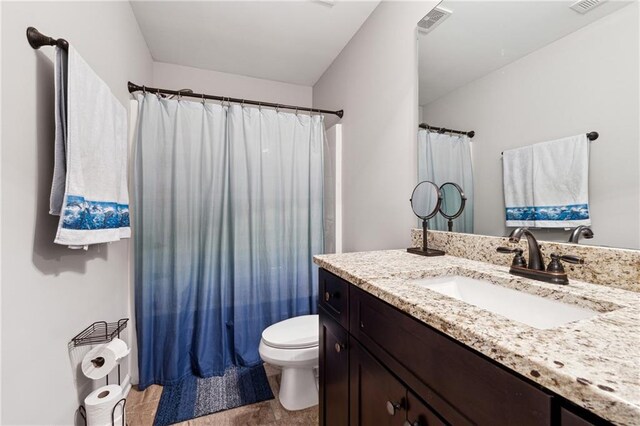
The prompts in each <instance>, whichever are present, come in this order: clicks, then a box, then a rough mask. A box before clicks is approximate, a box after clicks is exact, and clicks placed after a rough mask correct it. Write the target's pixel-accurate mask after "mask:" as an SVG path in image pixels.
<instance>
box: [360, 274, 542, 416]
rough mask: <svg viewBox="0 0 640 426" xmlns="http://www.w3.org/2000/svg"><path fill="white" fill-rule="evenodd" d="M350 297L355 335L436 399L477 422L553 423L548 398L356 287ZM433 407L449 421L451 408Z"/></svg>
mask: <svg viewBox="0 0 640 426" xmlns="http://www.w3.org/2000/svg"><path fill="white" fill-rule="evenodd" d="M350 297H351V334H352V335H353V336H355V337H356V338H357V339H358V340H359V341H360V342H361V343H363V344H364V346H365V347H367V348H369V347H371V348H370V349H371V350H372V351H373V352H374V354H375V353H376V352H375V351H374V349H375V350H377V351H379V352H381V353H382V352H385V353H387V354H388V356H390V358H391V359H392V360H393V362H394V364H396V365H399V366H401V367H402V370H403V371H405V372H407V374H408V375H411V376H414V378H415V379H417V381H419V382H421V383H423V384H424V385H425V386H426V387H427V388H428V389H429V390H430V391H431V393H433V394H434V399H436V398H437V399H438V400H439V401H444V402H445V403H446V404H447V405H449V407H453V408H454V409H455V411H456V412H457V413H460V414H461V415H462V416H464V417H465V418H467V419H469V421H470V422H471V423H475V424H492V425H497V424H517V425H520V426H526V425H547V424H550V423H551V417H552V416H551V396H550V395H548V394H547V393H545V392H543V391H542V390H540V389H538V388H537V387H535V386H533V385H531V384H529V383H527V382H526V381H524V380H523V379H520V378H519V377H517V376H516V375H515V374H514V373H511V372H509V371H507V370H505V369H504V368H501V367H499V366H497V365H495V364H494V363H492V362H491V361H489V360H487V359H486V358H484V357H483V356H481V355H479V354H477V353H476V352H474V351H473V350H471V349H470V348H468V347H466V346H464V345H462V344H460V343H458V342H456V341H454V340H452V339H450V338H448V337H446V336H444V335H442V334H441V333H439V332H437V331H435V330H433V329H432V328H430V327H429V326H427V325H425V324H423V323H421V322H419V321H417V320H416V319H414V318H411V317H410V316H408V315H406V314H404V313H403V312H400V311H399V310H397V309H396V308H394V307H393V306H391V305H388V304H387V303H385V302H383V301H381V300H379V299H377V298H375V297H373V296H371V295H369V294H368V293H366V292H364V291H362V290H360V289H358V288H356V287H353V286H352V288H351V294H350ZM385 363H386V361H385ZM394 371H395V370H394ZM398 374H399V373H398ZM400 378H401V379H403V380H405V381H406V382H407V383H411V382H410V379H409V378H407V379H405V378H403V377H402V376H400ZM421 395H422V393H421ZM422 396H423V397H424V398H426V399H425V400H426V401H427V402H429V403H431V401H430V399H429V398H427V397H426V396H424V395H422ZM433 407H434V408H435V409H436V410H437V411H438V412H440V413H442V414H443V415H445V419H447V417H446V414H445V413H446V407H445V408H444V409H443V408H441V407H439V406H437V405H436V404H435V403H434V405H433ZM449 421H451V420H449ZM454 423H456V422H454Z"/></svg>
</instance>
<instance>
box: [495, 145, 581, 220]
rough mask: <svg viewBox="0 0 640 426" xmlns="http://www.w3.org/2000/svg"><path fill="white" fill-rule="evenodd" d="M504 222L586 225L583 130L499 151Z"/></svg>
mask: <svg viewBox="0 0 640 426" xmlns="http://www.w3.org/2000/svg"><path fill="white" fill-rule="evenodd" d="M503 173H504V196H505V206H506V225H507V226H511V227H513V226H532V227H538V228H568V227H575V226H578V225H590V224H591V218H590V217H589V186H588V185H589V140H588V139H587V136H586V134H581V135H577V136H571V137H567V138H563V139H558V140H554V141H549V142H543V143H538V144H534V145H530V146H526V147H523V148H517V149H512V150H508V151H505V152H504V153H503Z"/></svg>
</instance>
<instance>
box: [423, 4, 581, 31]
mask: <svg viewBox="0 0 640 426" xmlns="http://www.w3.org/2000/svg"><path fill="white" fill-rule="evenodd" d="M585 1H586V0H585ZM592 1H593V0H592ZM452 13H453V12H451V11H450V10H447V9H445V8H444V7H439V6H438V7H435V8H433V9H432V10H431V12H429V13H427V15H426V16H425V17H424V18H422V19H421V20H420V22H418V30H419V31H420V32H421V33H422V34H427V33H428V32H431V31H433V29H434V28H435V27H437V26H438V25H440V24H441V23H442V21H444V20H445V19H447V18H448V17H449V16H450V15H451V14H452Z"/></svg>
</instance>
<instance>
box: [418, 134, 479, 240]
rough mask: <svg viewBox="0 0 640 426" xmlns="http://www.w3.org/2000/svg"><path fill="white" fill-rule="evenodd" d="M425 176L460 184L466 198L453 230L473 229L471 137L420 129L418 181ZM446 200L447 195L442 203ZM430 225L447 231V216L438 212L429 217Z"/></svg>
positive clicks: (440, 181) (424, 178) (471, 230)
mask: <svg viewBox="0 0 640 426" xmlns="http://www.w3.org/2000/svg"><path fill="white" fill-rule="evenodd" d="M424 180H430V181H432V182H434V183H436V184H437V185H438V186H440V185H442V184H444V183H446V182H454V183H457V184H458V185H460V187H461V188H462V190H463V191H464V195H465V196H466V197H467V202H466V205H465V208H464V211H463V212H462V215H460V216H459V217H458V218H456V219H454V220H453V231H454V232H466V233H473V169H472V166H471V141H470V140H469V137H468V136H466V135H452V134H447V133H437V132H430V131H427V130H424V129H420V130H419V131H418V182H422V181H424ZM446 202H447V200H446V198H445V199H444V200H443V203H446ZM429 228H430V229H436V230H440V231H446V230H448V228H447V219H445V218H444V217H443V216H442V215H440V214H438V215H437V216H436V217H434V218H433V219H431V220H430V221H429Z"/></svg>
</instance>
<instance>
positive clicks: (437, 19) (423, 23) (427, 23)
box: [418, 7, 453, 34]
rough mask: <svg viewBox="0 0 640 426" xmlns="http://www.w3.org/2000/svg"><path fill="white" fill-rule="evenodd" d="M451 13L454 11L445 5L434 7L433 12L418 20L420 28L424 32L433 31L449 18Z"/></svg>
mask: <svg viewBox="0 0 640 426" xmlns="http://www.w3.org/2000/svg"><path fill="white" fill-rule="evenodd" d="M451 13H453V12H451V11H450V10H447V9H445V8H444V7H435V8H433V9H432V10H431V12H429V13H427V15H426V16H425V17H424V18H422V19H421V20H420V22H418V30H419V31H420V32H421V33H423V34H426V33H428V32H430V31H433V29H434V28H435V27H437V26H438V25H440V24H441V23H442V21H444V20H445V19H447V18H448V17H449V15H451Z"/></svg>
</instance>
